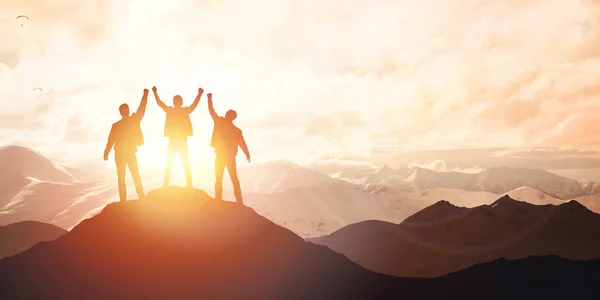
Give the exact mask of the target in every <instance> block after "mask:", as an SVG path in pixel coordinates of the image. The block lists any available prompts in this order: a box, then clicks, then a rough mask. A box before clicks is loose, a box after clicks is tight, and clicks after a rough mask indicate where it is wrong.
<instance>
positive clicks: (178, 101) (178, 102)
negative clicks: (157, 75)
mask: <svg viewBox="0 0 600 300" xmlns="http://www.w3.org/2000/svg"><path fill="white" fill-rule="evenodd" d="M182 105H183V98H181V96H179V95H175V97H173V106H175V107H181V106H182Z"/></svg>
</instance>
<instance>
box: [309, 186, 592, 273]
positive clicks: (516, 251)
mask: <svg viewBox="0 0 600 300" xmlns="http://www.w3.org/2000/svg"><path fill="white" fill-rule="evenodd" d="M311 241H312V242H316V243H319V244H321V245H325V246H327V247H329V248H331V249H333V250H335V251H337V252H339V253H342V254H344V255H346V256H347V257H348V258H350V259H352V260H353V261H355V262H357V263H359V264H360V265H362V266H364V267H365V268H367V269H370V270H372V271H376V272H381V273H384V274H390V275H395V276H417V277H435V276H441V275H444V274H448V273H450V272H455V271H458V270H461V269H463V268H466V267H469V266H472V265H474V264H477V263H483V262H488V261H492V260H495V259H498V258H501V257H507V258H510V259H517V258H524V257H527V256H531V255H559V256H561V257H565V258H568V259H575V260H589V259H596V258H600V215H598V214H595V213H593V212H591V211H589V210H588V209H586V208H585V207H584V206H582V205H581V204H579V203H578V202H576V201H569V202H566V203H563V204H561V205H558V206H553V205H541V206H538V205H532V204H529V203H525V202H520V201H515V200H513V199H511V198H510V197H508V196H504V197H501V198H500V199H498V200H497V201H495V202H494V203H492V204H490V205H481V206H477V207H474V208H464V207H456V206H454V205H452V204H450V203H449V202H447V201H440V202H438V203H436V204H434V205H431V206H429V207H427V208H425V209H423V210H421V211H419V212H417V213H415V214H414V215H412V216H410V217H408V218H406V220H404V221H403V222H402V223H400V224H393V223H388V222H383V221H375V220H372V221H365V222H360V223H356V224H352V225H348V226H346V227H344V228H342V229H340V230H338V231H336V232H334V233H332V234H330V235H329V236H325V237H321V238H318V239H313V240H311Z"/></svg>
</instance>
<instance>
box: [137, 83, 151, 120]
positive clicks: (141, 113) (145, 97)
mask: <svg viewBox="0 0 600 300" xmlns="http://www.w3.org/2000/svg"><path fill="white" fill-rule="evenodd" d="M146 105H148V89H144V95H143V96H142V101H141V102H140V106H138V109H137V111H136V112H135V113H136V115H137V116H138V118H139V119H140V120H141V119H142V118H143V117H144V114H146Z"/></svg>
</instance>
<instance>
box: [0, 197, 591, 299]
mask: <svg viewBox="0 0 600 300" xmlns="http://www.w3.org/2000/svg"><path fill="white" fill-rule="evenodd" d="M540 262H541V263H540ZM599 267H600V260H596V261H589V262H572V261H566V260H564V259H560V258H556V257H548V258H542V259H536V258H533V259H532V258H528V259H523V260H520V261H514V262H513V261H502V260H501V261H495V262H492V263H489V264H483V265H479V266H475V267H473V268H470V269H467V270H465V271H461V272H459V273H455V274H450V275H448V276H445V277H442V278H436V279H409V278H393V277H390V276H385V275H381V274H375V273H372V272H369V271H367V270H365V269H363V268H361V267H359V266H357V265H356V264H354V263H352V262H351V261H349V260H348V259H347V258H345V257H343V256H342V255H340V254H337V253H335V252H333V251H331V250H329V249H327V248H326V247H323V246H319V245H314V244H310V243H307V242H304V241H303V240H302V239H301V238H299V237H298V236H296V235H294V234H293V233H291V232H290V231H288V230H286V229H284V228H281V227H278V226H276V225H275V224H273V223H271V222H269V221H268V220H266V219H265V218H262V217H260V216H259V215H257V214H256V213H255V212H253V211H252V210H251V209H249V208H247V207H243V206H240V205H238V204H235V203H230V202H225V201H214V200H212V199H210V198H209V197H208V196H207V195H206V194H205V193H204V192H202V191H199V190H193V189H177V188H170V189H160V190H154V191H151V192H150V193H149V195H148V200H145V201H129V202H127V203H113V204H109V205H108V206H107V207H106V208H105V209H104V210H103V211H102V212H101V213H100V214H98V215H96V216H94V217H93V218H91V219H88V220H86V221H84V222H82V223H81V224H80V225H78V226H77V227H75V228H74V229H73V230H72V231H71V232H69V233H67V234H65V235H64V236H62V237H60V238H59V239H57V240H55V241H52V242H46V243H40V244H38V245H36V246H34V247H33V248H31V249H29V250H27V251H25V252H23V253H21V254H18V255H15V256H13V257H9V258H5V259H2V260H0V298H2V299H174V298H176V299H369V300H375V299H531V298H537V297H539V296H546V295H548V297H547V298H544V299H565V298H573V297H575V298H577V299H584V298H585V297H583V296H584V295H587V293H589V292H590V291H593V290H594V289H595V287H596V286H595V285H594V283H597V281H598V279H600V273H599V272H598V270H599ZM515 272H516V274H515ZM522 274H526V276H527V277H525V278H524V277H523V276H524V275H522ZM510 275H514V276H510ZM566 296H569V297H566Z"/></svg>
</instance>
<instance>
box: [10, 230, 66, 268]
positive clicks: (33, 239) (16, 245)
mask: <svg viewBox="0 0 600 300" xmlns="http://www.w3.org/2000/svg"><path fill="white" fill-rule="evenodd" d="M65 233H67V231H66V230H64V229H62V228H59V227H56V226H54V225H50V224H44V223H39V222H33V221H25V222H19V223H14V224H10V225H7V226H3V227H2V226H0V245H2V246H1V247H0V259H1V258H4V257H8V256H13V255H15V254H17V253H20V252H23V251H25V250H27V249H29V248H31V246H33V245H35V244H37V243H39V242H42V241H53V240H55V239H57V238H58V237H60V236H62V235H63V234H65Z"/></svg>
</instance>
